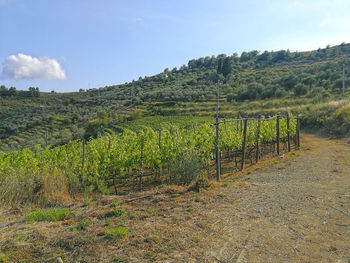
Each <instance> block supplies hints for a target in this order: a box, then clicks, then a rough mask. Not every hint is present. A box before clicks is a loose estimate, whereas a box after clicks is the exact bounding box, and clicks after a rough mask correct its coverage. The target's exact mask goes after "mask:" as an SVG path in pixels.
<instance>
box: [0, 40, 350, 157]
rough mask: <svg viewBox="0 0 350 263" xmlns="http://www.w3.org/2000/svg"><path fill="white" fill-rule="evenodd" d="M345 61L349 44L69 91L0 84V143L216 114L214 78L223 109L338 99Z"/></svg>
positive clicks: (198, 64) (195, 62)
mask: <svg viewBox="0 0 350 263" xmlns="http://www.w3.org/2000/svg"><path fill="white" fill-rule="evenodd" d="M343 64H344V65H345V67H346V68H347V70H348V71H350V70H349V69H350V44H345V43H344V44H341V45H338V46H333V47H330V46H328V47H326V48H324V49H318V50H315V51H308V52H290V51H289V50H280V51H271V52H269V51H264V52H258V51H256V50H253V51H250V52H243V53H242V54H241V55H240V56H238V55H237V54H233V55H231V56H228V55H225V54H220V55H218V56H211V57H209V56H208V57H203V58H199V59H192V60H190V61H189V62H188V64H187V65H183V66H182V67H180V68H179V69H177V68H174V69H165V70H164V71H163V72H162V73H159V74H157V75H154V76H150V77H144V78H141V77H140V78H139V79H138V80H136V81H132V82H129V83H125V84H121V85H112V86H107V87H103V88H99V89H90V90H86V91H84V90H81V91H80V92H72V93H54V92H53V93H44V92H40V91H39V90H38V89H36V88H34V87H31V88H29V90H28V91H17V90H16V89H15V88H14V87H12V88H11V87H5V86H1V87H0V102H1V103H0V149H2V150H5V151H8V150H14V149H21V148H23V147H33V146H34V145H35V144H37V143H39V144H42V145H49V144H51V145H59V144H63V143H66V142H68V141H70V140H72V139H79V138H83V137H84V136H85V137H86V136H87V137H88V136H90V135H91V136H96V135H97V133H98V132H99V131H102V130H103V129H104V128H105V127H108V128H111V129H114V127H116V125H118V124H121V123H124V122H126V121H130V120H133V119H137V118H140V117H142V116H152V115H195V116H202V115H204V116H213V113H214V110H215V103H214V101H215V98H216V92H217V83H218V82H219V85H220V101H221V102H222V103H221V104H222V108H221V110H222V112H221V114H222V116H234V115H237V114H244V113H247V110H250V112H251V113H252V112H254V108H255V107H256V111H255V112H256V114H260V113H259V109H261V110H262V112H263V110H264V109H265V110H266V109H267V108H269V109H270V110H269V111H268V112H269V113H271V112H273V111H276V109H275V108H276V107H277V109H278V107H282V106H283V107H285V106H286V103H287V104H288V105H290V106H292V105H301V104H302V105H306V104H310V103H317V102H322V101H327V100H332V99H338V98H340V97H341V96H340V93H341V88H342V65H343ZM218 68H220V72H222V74H221V75H219V76H218V74H217V69H218ZM348 76H349V74H347V77H346V80H345V82H346V85H347V86H349V85H350V78H349V77H348ZM242 102H244V104H242ZM281 102H282V103H281ZM257 103H258V104H257ZM269 103H270V104H269ZM271 103H272V104H271ZM281 104H282V105H281ZM247 105H249V107H251V108H250V109H247ZM262 105H265V106H262ZM276 105H279V106H276ZM259 107H260V108H259ZM252 114H253V113H252ZM87 130H88V131H90V133H91V131H92V134H89V133H87V132H86V131H87ZM94 132H95V134H94Z"/></svg>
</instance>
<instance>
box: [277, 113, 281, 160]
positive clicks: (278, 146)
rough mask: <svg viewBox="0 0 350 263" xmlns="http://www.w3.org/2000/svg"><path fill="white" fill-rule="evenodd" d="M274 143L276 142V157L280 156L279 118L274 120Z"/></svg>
mask: <svg viewBox="0 0 350 263" xmlns="http://www.w3.org/2000/svg"><path fill="white" fill-rule="evenodd" d="M276 142H277V155H278V156H279V155H280V116H279V115H277V118H276Z"/></svg>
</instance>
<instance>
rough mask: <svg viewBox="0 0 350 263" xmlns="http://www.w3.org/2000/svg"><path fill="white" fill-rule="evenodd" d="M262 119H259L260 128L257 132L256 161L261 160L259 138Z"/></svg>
mask: <svg viewBox="0 0 350 263" xmlns="http://www.w3.org/2000/svg"><path fill="white" fill-rule="evenodd" d="M260 125H261V123H260V119H259V120H258V130H257V134H256V155H255V161H256V162H259V138H260Z"/></svg>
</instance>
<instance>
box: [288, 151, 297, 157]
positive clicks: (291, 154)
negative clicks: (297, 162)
mask: <svg viewBox="0 0 350 263" xmlns="http://www.w3.org/2000/svg"><path fill="white" fill-rule="evenodd" d="M289 156H290V157H296V156H298V154H297V153H295V152H291V153H290V155H289Z"/></svg>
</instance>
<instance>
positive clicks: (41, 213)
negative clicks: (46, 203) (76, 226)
mask: <svg viewBox="0 0 350 263" xmlns="http://www.w3.org/2000/svg"><path fill="white" fill-rule="evenodd" d="M71 216H72V212H71V211H70V210H69V209H67V208H47V209H38V210H35V211H32V212H30V213H28V214H27V215H26V216H25V219H26V221H27V222H34V221H62V220H66V219H68V218H69V217H71Z"/></svg>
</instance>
